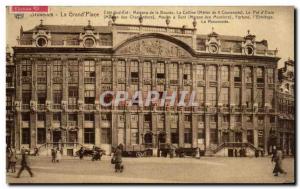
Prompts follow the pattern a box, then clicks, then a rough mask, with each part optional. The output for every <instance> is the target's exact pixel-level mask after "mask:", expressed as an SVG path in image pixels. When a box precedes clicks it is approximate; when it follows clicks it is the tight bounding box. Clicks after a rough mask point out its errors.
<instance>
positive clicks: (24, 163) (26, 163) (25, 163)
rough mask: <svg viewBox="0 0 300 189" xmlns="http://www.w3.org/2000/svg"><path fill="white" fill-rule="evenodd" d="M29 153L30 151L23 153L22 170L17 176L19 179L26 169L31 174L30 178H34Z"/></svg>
mask: <svg viewBox="0 0 300 189" xmlns="http://www.w3.org/2000/svg"><path fill="white" fill-rule="evenodd" d="M27 153H28V151H25V152H22V159H21V168H20V170H19V172H18V174H17V178H20V175H21V173H22V172H23V170H24V169H26V170H27V171H28V172H29V174H30V176H31V177H33V173H32V172H31V168H30V167H29V159H28V155H27Z"/></svg>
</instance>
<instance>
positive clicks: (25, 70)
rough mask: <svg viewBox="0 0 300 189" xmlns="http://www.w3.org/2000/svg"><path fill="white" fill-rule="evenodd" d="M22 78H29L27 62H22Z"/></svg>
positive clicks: (29, 70) (29, 72)
mask: <svg viewBox="0 0 300 189" xmlns="http://www.w3.org/2000/svg"><path fill="white" fill-rule="evenodd" d="M22 76H23V77H31V63H30V62H29V60H24V61H22Z"/></svg>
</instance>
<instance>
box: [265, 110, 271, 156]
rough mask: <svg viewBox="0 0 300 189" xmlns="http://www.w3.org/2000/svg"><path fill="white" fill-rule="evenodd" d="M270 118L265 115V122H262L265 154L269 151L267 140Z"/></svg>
mask: <svg viewBox="0 0 300 189" xmlns="http://www.w3.org/2000/svg"><path fill="white" fill-rule="evenodd" d="M268 125H270V117H269V116H268V115H265V120H264V150H265V153H267V152H268V151H269V149H268V140H269V134H270V127H269V126H268Z"/></svg>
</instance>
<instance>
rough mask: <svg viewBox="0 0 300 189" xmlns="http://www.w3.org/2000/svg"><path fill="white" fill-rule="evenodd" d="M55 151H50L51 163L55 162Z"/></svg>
mask: <svg viewBox="0 0 300 189" xmlns="http://www.w3.org/2000/svg"><path fill="white" fill-rule="evenodd" d="M56 153H57V152H56V150H54V149H53V148H52V149H51V157H52V163H55V162H56Z"/></svg>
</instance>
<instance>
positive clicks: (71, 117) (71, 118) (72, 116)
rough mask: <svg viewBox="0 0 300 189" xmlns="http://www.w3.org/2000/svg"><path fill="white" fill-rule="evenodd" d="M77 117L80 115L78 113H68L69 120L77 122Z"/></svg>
mask: <svg viewBox="0 0 300 189" xmlns="http://www.w3.org/2000/svg"><path fill="white" fill-rule="evenodd" d="M77 118H78V116H77V114H76V113H69V115H68V120H69V121H74V122H77V120H78V119H77Z"/></svg>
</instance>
